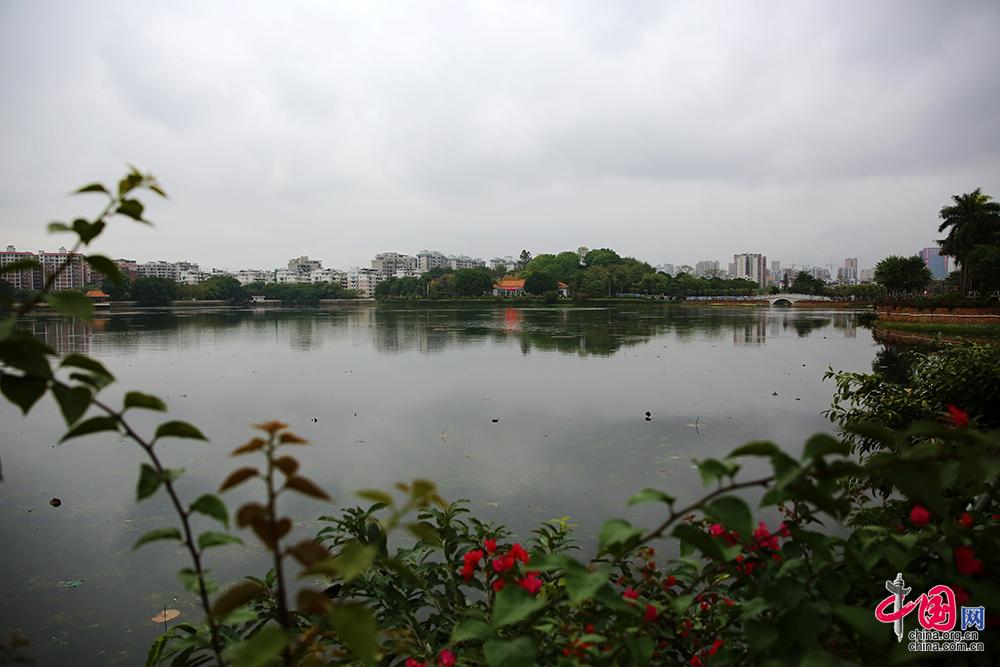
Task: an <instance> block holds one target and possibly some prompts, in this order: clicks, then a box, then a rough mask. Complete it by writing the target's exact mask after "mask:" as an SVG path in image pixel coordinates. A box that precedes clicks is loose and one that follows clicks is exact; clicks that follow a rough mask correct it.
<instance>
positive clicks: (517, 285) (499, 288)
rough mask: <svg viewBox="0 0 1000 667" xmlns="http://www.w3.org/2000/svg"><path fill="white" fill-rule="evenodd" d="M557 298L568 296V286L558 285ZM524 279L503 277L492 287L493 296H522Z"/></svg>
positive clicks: (523, 293)
mask: <svg viewBox="0 0 1000 667" xmlns="http://www.w3.org/2000/svg"><path fill="white" fill-rule="evenodd" d="M557 289H558V292H559V296H569V285H567V284H566V283H562V282H561V283H559V287H558V288H557ZM525 294H527V292H525V291H524V278H512V277H511V276H504V277H503V278H501V279H500V280H498V281H497V282H496V284H494V285H493V296H524V295H525Z"/></svg>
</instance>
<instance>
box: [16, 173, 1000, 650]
mask: <svg viewBox="0 0 1000 667" xmlns="http://www.w3.org/2000/svg"><path fill="white" fill-rule="evenodd" d="M142 191H150V192H153V193H155V194H158V195H162V194H163V192H162V190H161V189H160V187H159V185H158V184H157V183H156V181H155V180H154V179H153V178H152V177H151V176H149V175H146V174H142V173H140V172H138V171H136V170H132V171H130V172H129V173H128V174H127V175H126V176H125V178H123V179H122V180H121V181H120V182H119V183H118V184H117V187H116V188H114V189H109V188H106V187H105V186H103V185H101V184H96V183H95V184H92V185H89V186H86V187H84V188H81V190H80V191H79V192H81V193H96V194H98V195H103V196H104V197H106V198H107V203H106V205H105V206H104V208H103V209H102V210H101V212H100V213H99V214H98V215H97V216H96V217H95V218H94V219H93V220H85V219H78V220H76V221H74V222H73V223H72V225H67V224H62V223H54V224H53V225H52V226H51V227H50V228H51V229H52V231H54V232H59V233H72V234H75V235H76V237H77V241H76V244H75V245H74V250H83V249H85V248H86V247H87V245H88V244H89V243H90V242H91V241H92V240H93V239H94V238H96V237H97V236H98V235H99V234H100V233H102V232H103V231H104V229H105V227H106V225H107V224H108V222H109V220H110V219H111V218H112V217H126V218H131V219H132V220H135V221H137V222H140V223H144V222H146V221H145V217H144V216H145V207H144V205H143V204H142V203H141V201H140V200H139V199H138V195H137V193H139V192H142ZM86 261H87V262H88V263H89V264H90V265H91V266H92V267H94V268H95V269H96V270H97V271H100V272H101V273H102V274H104V275H105V276H107V277H108V279H109V280H112V281H116V280H119V279H120V275H119V272H118V269H117V267H116V266H115V265H114V263H113V262H111V261H110V260H109V259H108V258H106V257H102V256H100V255H87V258H86ZM17 268H33V267H31V266H29V265H28V263H25V265H24V266H23V267H15V268H9V270H16V269H17ZM54 280H55V278H54V276H50V277H49V278H48V280H47V282H46V286H45V289H43V290H41V291H40V292H38V293H37V294H34V295H31V296H30V297H29V298H27V299H23V300H22V301H21V303H20V304H19V305H15V304H14V303H13V302H12V301H10V300H8V302H7V303H5V304H4V307H6V309H7V310H8V311H10V312H9V314H8V315H6V316H5V317H4V318H3V319H2V320H0V364H2V365H0V389H2V392H3V394H4V396H5V397H6V398H7V399H8V400H9V401H11V402H12V403H14V404H16V405H17V406H18V407H19V408H20V409H21V410H22V411H23V412H24V413H25V414H27V413H28V412H29V411H30V410H31V409H32V407H33V406H34V405H35V404H36V403H37V402H38V401H39V400H40V399H41V398H42V397H43V396H45V395H46V394H49V395H51V396H52V397H53V398H54V399H55V401H56V402H57V403H58V405H59V407H60V410H61V413H62V415H63V417H64V418H65V421H66V426H67V429H68V430H67V432H66V434H65V435H64V436H63V441H67V440H72V439H73V438H75V437H78V436H82V435H85V434H93V433H100V432H108V433H116V434H118V435H119V436H123V437H124V438H126V439H127V440H129V441H131V442H132V443H133V444H134V445H135V446H136V447H138V448H139V449H140V450H141V451H142V452H143V454H144V455H145V458H146V462H145V463H143V464H142V465H141V467H140V470H139V475H138V481H137V485H136V499H137V502H142V501H147V500H148V499H150V498H153V497H156V496H160V497H161V498H164V499H165V500H166V501H167V502H169V504H170V506H171V507H172V508H173V509H174V511H175V514H176V521H175V524H174V525H172V526H163V527H161V528H159V529H156V530H153V531H151V532H148V533H146V534H145V535H143V536H142V537H141V538H140V539H139V540H138V542H137V543H136V545H135V547H136V548H139V547H145V548H155V545H156V544H159V543H162V542H170V543H179V544H181V545H183V548H184V550H185V551H186V553H187V557H188V561H189V562H188V563H186V564H185V565H184V567H183V568H182V569H181V570H180V571H179V578H180V582H181V583H182V585H183V586H184V587H185V588H187V590H188V591H189V592H190V594H191V595H193V596H195V597H196V598H197V600H198V601H199V603H200V606H201V609H202V611H203V613H204V620H203V622H202V623H200V624H191V623H181V624H177V625H174V626H173V627H171V628H169V629H168V630H167V631H166V632H164V633H163V634H162V635H160V636H159V637H158V638H157V639H156V640H155V641H154V642H153V644H152V645H151V647H150V650H149V654H148V658H147V664H148V665H156V664H161V663H163V664H165V663H169V664H171V665H209V664H213V665H233V666H234V667H250V666H262V665H270V664H281V665H286V666H290V665H302V666H306V665H327V664H365V665H375V664H379V665H394V666H396V665H398V666H401V667H402V666H405V667H420V666H422V665H438V666H444V667H449V666H452V665H489V666H491V667H505V666H508V665H510V666H513V665H530V664H562V665H573V664H595V665H646V664H689V665H692V666H695V667H697V666H699V665H712V666H724V665H748V664H771V665H799V664H809V665H841V664H843V665H847V664H876V663H877V664H892V663H895V662H907V661H912V659H913V656H912V654H910V653H909V652H908V651H907V650H906V644H905V643H903V644H897V643H896V642H895V641H894V636H893V634H892V631H891V628H890V627H889V626H887V625H883V624H881V623H879V622H877V621H876V620H875V618H874V611H873V610H874V606H875V604H876V603H877V602H878V601H879V600H881V599H882V598H883V597H884V595H885V591H884V589H883V582H884V581H886V580H887V579H892V578H893V577H894V576H895V574H896V573H897V572H905V574H906V581H907V583H908V585H910V586H912V587H913V590H914V591H918V592H922V591H926V590H928V589H930V588H931V587H932V586H934V585H936V584H947V585H949V586H951V587H952V588H953V589H954V590H955V592H956V597H957V598H958V601H959V603H960V604H965V603H967V602H969V603H971V604H974V605H981V606H985V607H986V608H987V610H990V609H992V610H995V609H996V608H997V605H998V604H1000V588H998V587H997V586H996V576H995V573H996V569H997V566H998V564H1000V549H998V547H1000V529H998V523H997V520H998V518H1000V515H998V512H1000V510H998V508H997V504H998V503H997V501H998V499H997V488H996V478H997V474H998V472H1000V434H998V432H997V431H996V430H995V427H996V426H997V424H996V421H995V420H996V415H997V414H1000V410H998V407H1000V406H998V404H997V403H998V394H997V384H996V378H997V377H998V375H1000V374H997V373H996V369H997V348H984V347H973V348H968V350H964V351H960V352H959V351H953V350H947V351H944V352H943V353H935V354H931V355H924V356H922V357H920V358H918V359H917V360H916V361H915V362H913V364H912V366H911V368H910V370H909V371H907V372H906V373H903V374H901V375H900V376H899V377H897V378H896V379H895V384H893V385H891V386H890V385H887V384H885V381H884V378H879V377H876V376H869V375H865V374H843V373H836V372H834V371H832V370H831V372H830V374H831V376H832V377H833V378H834V379H835V382H836V385H837V394H836V397H835V402H834V406H833V408H832V409H831V413H830V417H831V418H832V419H833V420H834V421H835V422H836V423H837V424H838V425H839V427H840V433H839V434H838V435H837V436H832V435H825V434H819V435H816V436H813V437H812V438H810V439H809V440H808V441H807V442H806V443H805V447H804V449H803V451H802V454H801V456H800V457H797V458H796V457H793V456H791V455H790V454H788V453H787V452H786V451H785V450H783V449H782V448H780V447H779V446H777V445H776V444H775V443H772V442H751V443H748V444H746V445H743V446H741V447H738V448H736V449H735V450H733V451H732V452H731V454H730V455H729V456H728V457H726V458H723V459H705V460H701V461H698V462H697V469H698V473H699V475H700V476H701V479H702V481H703V482H704V485H705V487H706V489H707V490H706V493H705V495H704V496H703V497H702V498H700V499H698V500H695V501H693V502H685V503H680V502H678V501H677V500H676V499H674V498H673V497H671V496H670V495H669V494H668V493H667V492H665V491H661V490H657V489H644V490H640V491H639V492H638V493H636V495H635V496H633V497H632V499H631V500H630V501H629V502H630V504H638V503H653V504H656V505H657V506H659V507H661V508H662V518H661V520H660V522H659V523H658V524H657V525H654V526H651V527H646V528H642V527H639V526H634V525H631V524H630V523H628V522H626V521H624V520H621V519H609V520H608V521H606V522H605V523H604V525H603V528H602V529H601V531H600V535H599V540H598V546H597V549H596V552H595V553H594V554H592V555H591V556H582V555H581V554H580V553H579V552H580V549H579V545H578V544H577V543H576V542H575V540H574V539H573V536H572V532H571V525H570V524H569V523H568V522H567V521H566V520H565V519H561V520H553V521H550V522H547V523H544V524H543V525H541V526H539V527H538V528H537V529H536V530H535V531H534V533H533V535H532V536H531V537H530V538H529V539H522V540H520V541H518V540H515V539H514V538H513V536H512V535H510V534H509V532H508V531H507V529H505V528H504V527H503V526H499V525H494V524H491V523H487V522H483V521H480V520H477V519H476V518H475V517H474V516H472V514H471V513H470V511H469V509H468V507H467V504H466V503H465V502H463V501H456V502H454V503H448V502H446V501H444V500H443V499H442V498H441V497H440V496H439V494H438V492H437V490H436V488H435V486H434V484H433V483H431V482H430V481H427V480H419V479H418V480H413V481H411V482H409V483H400V484H399V485H397V486H396V488H395V489H391V490H374V489H372V490H362V491H360V492H358V496H359V497H360V498H361V500H362V501H363V503H362V504H360V505H358V506H355V507H346V508H345V509H343V510H342V511H340V512H339V513H336V514H331V515H327V516H324V517H322V520H323V521H324V522H326V523H327V526H326V527H325V528H323V529H322V530H321V531H320V532H319V534H318V535H316V536H315V537H314V538H312V539H306V540H295V541H293V540H290V539H288V538H289V536H290V533H291V531H292V528H293V525H294V524H293V520H292V518H291V517H287V516H282V513H281V511H280V501H281V500H282V498H284V497H285V496H286V495H287V494H290V493H295V494H303V495H305V496H308V497H310V498H314V499H315V500H316V501H318V502H323V503H330V502H331V500H330V498H329V496H328V495H327V494H326V492H325V491H324V490H323V489H322V488H320V486H319V485H317V484H316V483H314V482H313V481H311V480H310V479H309V478H308V477H307V476H306V475H304V474H303V472H302V471H301V469H300V465H299V463H298V461H297V459H296V458H295V456H294V454H293V452H294V451H295V450H296V449H297V448H298V447H302V446H306V445H308V443H306V442H305V441H304V440H303V439H302V438H300V437H298V436H297V435H295V434H294V433H293V432H292V431H291V430H290V429H289V427H288V426H287V425H285V424H283V423H281V422H278V421H266V422H263V423H260V424H258V425H257V426H256V427H254V428H255V435H254V436H253V437H251V438H250V439H249V440H248V442H246V443H245V444H243V445H241V446H239V447H237V448H235V449H234V451H233V455H234V456H236V457H239V458H238V460H239V461H241V462H242V461H249V462H248V463H246V464H244V465H242V466H241V467H238V468H236V469H235V470H234V471H233V472H232V473H231V474H230V475H229V476H228V477H226V478H225V479H224V480H222V481H221V483H220V486H219V488H218V491H217V492H207V493H204V494H202V495H199V496H198V497H196V498H193V499H189V498H183V497H181V495H180V494H179V493H178V490H177V487H176V485H175V482H176V480H177V479H178V477H179V476H181V475H182V474H183V471H181V470H175V469H169V468H167V467H165V466H164V465H163V463H162V461H161V458H160V452H161V451H162V450H163V449H164V448H166V447H169V446H170V444H169V443H170V439H171V438H188V439H195V440H204V439H205V436H204V435H203V434H202V433H201V431H200V430H199V429H198V428H197V427H195V426H193V425H191V424H188V423H185V422H180V421H176V420H165V421H163V422H162V423H161V424H159V426H157V427H156V429H155V430H154V431H153V433H151V434H150V433H143V432H140V430H139V429H137V428H136V427H135V426H134V424H133V421H132V420H131V419H130V415H131V413H132V412H133V411H135V410H150V411H157V412H165V411H166V409H167V406H166V405H165V404H164V402H163V401H162V400H160V399H159V398H157V397H155V396H152V395H150V394H146V393H141V392H136V391H132V392H128V393H126V394H125V396H124V400H123V402H122V404H121V405H120V406H119V405H111V404H109V403H108V402H106V401H105V400H104V398H103V396H102V391H103V390H104V389H105V388H106V387H108V386H109V385H110V384H111V383H113V382H114V376H113V374H112V372H111V371H110V370H109V369H108V368H106V367H105V366H104V365H103V364H102V363H100V362H98V361H97V360H95V359H92V358H90V357H87V356H84V355H80V354H69V355H66V356H64V357H61V358H59V357H57V356H56V355H55V352H54V351H53V350H52V349H50V348H49V347H47V346H46V345H45V344H44V343H43V342H42V341H40V340H38V339H37V338H35V337H34V336H32V335H31V334H30V333H28V332H27V331H25V330H24V329H22V328H20V327H19V326H18V323H19V320H20V319H21V318H24V317H25V316H27V315H29V314H30V312H31V311H32V309H33V308H34V307H35V306H37V305H38V304H39V303H41V302H42V301H43V300H44V301H46V302H47V303H49V304H50V305H51V306H52V307H53V308H55V309H56V310H58V311H60V312H61V313H64V314H65V315H67V316H72V317H80V318H86V317H90V316H91V315H92V313H93V306H92V304H91V303H90V302H89V301H88V300H87V299H85V298H83V297H82V296H81V295H78V294H74V293H60V292H51V291H50V290H49V287H50V286H51V284H52V283H53V282H54ZM748 463H751V464H753V465H752V467H754V469H758V468H760V467H763V468H764V469H765V471H764V472H761V473H759V474H755V475H751V476H745V475H743V474H741V470H742V468H743V467H744V466H746V465H747V464H748ZM761 463H763V466H761V465H760V464H761ZM250 483H253V484H256V485H258V488H260V489H261V491H262V495H261V499H260V501H259V502H250V503H247V504H245V505H243V506H242V507H240V508H238V509H236V511H235V512H231V511H230V510H229V508H228V507H227V506H226V504H225V502H224V501H223V500H222V497H221V495H223V494H224V493H225V492H226V491H228V490H229V489H232V488H234V487H237V486H239V485H244V484H250ZM748 490H755V491H756V492H757V493H758V494H759V497H760V501H759V503H758V505H759V507H761V508H777V511H778V512H779V513H780V516H781V517H782V521H781V522H780V523H779V524H777V525H771V526H767V525H765V523H764V522H760V521H755V519H754V515H753V510H752V508H751V507H750V505H749V504H748V503H747V501H746V500H745V499H744V498H743V497H741V495H742V494H741V492H743V491H748ZM206 522H212V523H214V524H216V527H215V529H209V530H203V527H204V526H205V525H206ZM231 522H232V523H235V527H236V528H238V529H242V530H244V531H249V533H252V534H253V536H254V537H255V538H256V540H257V541H258V542H260V544H261V545H262V547H263V548H264V549H266V550H267V551H268V552H269V553H270V555H271V559H272V562H273V567H272V568H271V569H270V570H269V571H268V572H266V573H256V575H257V576H247V577H246V578H245V579H243V580H241V581H239V582H236V583H235V584H232V583H231V584H230V585H229V586H228V587H226V588H225V589H224V590H223V589H222V588H220V587H219V585H218V584H217V583H216V582H214V581H213V580H212V579H211V577H210V576H209V574H208V567H207V566H208V563H209V562H210V560H211V559H212V553H213V551H212V550H213V549H214V548H215V547H218V546H221V545H226V544H233V543H241V542H242V540H241V538H240V537H238V536H237V535H235V534H233V532H232V531H231V530H230V524H231ZM831 522H833V523H840V524H843V525H844V526H845V530H843V531H831V530H830V529H829V526H830V524H831ZM53 539H55V538H53ZM661 545H662V546H661ZM656 549H659V553H658V552H657V551H656ZM921 613H923V612H922V611H921ZM951 613H952V614H954V613H955V609H954V608H953V609H952V610H951ZM988 623H989V624H990V627H991V628H992V627H994V626H995V622H994V617H993V616H990V617H989V619H988ZM3 641H4V644H3V645H0V658H3V657H5V656H6V657H10V658H11V659H17V658H18V657H24V656H25V655H26V654H30V645H27V644H26V642H25V641H24V639H23V638H14V639H12V640H9V641H8V640H3ZM985 641H986V642H987V643H989V642H990V637H989V636H987V637H985ZM949 659H950V660H951V662H953V663H956V664H987V662H986V661H987V659H988V658H987V657H986V656H982V655H979V656H977V655H975V654H971V653H970V654H966V653H962V654H952V655H951V656H950V658H949ZM977 661H978V662H977Z"/></svg>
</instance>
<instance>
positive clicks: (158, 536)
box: [132, 528, 183, 551]
mask: <svg viewBox="0 0 1000 667" xmlns="http://www.w3.org/2000/svg"><path fill="white" fill-rule="evenodd" d="M182 539H183V538H182V537H181V531H179V530H177V529H176V528H157V529H156V530H151V531H149V532H148V533H146V534H145V535H143V536H142V537H140V538H139V540H138V541H137V542H136V543H135V544H133V545H132V550H133V551H135V550H136V549H138V548H139V547H141V546H142V545H143V544H148V543H150V542H156V541H157V540H177V541H178V542H180V541H181V540H182Z"/></svg>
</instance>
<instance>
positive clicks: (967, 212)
mask: <svg viewBox="0 0 1000 667" xmlns="http://www.w3.org/2000/svg"><path fill="white" fill-rule="evenodd" d="M951 200H952V204H951V205H950V206H945V207H944V208H942V209H941V212H940V213H939V216H940V218H941V220H943V221H944V222H942V223H941V225H940V226H939V227H938V231H939V232H943V231H945V230H947V231H948V236H947V237H945V238H943V239H941V240H940V241H939V243H940V244H941V252H942V253H943V254H945V255H949V256H951V257H954V258H955V260H956V261H957V262H958V266H959V270H960V274H959V288H960V289H961V291H962V294H963V295H965V294H968V293H969V289H971V286H972V270H971V269H972V267H971V266H970V264H969V259H970V256H971V254H972V252H973V250H974V249H975V248H976V247H977V246H980V245H984V244H997V243H1000V203H997V202H995V201H993V198H992V197H990V196H989V195H985V194H983V192H982V188H976V189H975V190H973V191H972V192H967V193H965V194H961V195H952V198H951Z"/></svg>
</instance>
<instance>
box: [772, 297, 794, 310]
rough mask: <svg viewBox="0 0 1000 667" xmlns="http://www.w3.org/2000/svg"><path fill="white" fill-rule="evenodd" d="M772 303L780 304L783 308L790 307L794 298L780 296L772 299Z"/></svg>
mask: <svg viewBox="0 0 1000 667" xmlns="http://www.w3.org/2000/svg"><path fill="white" fill-rule="evenodd" d="M771 305H772V306H780V307H782V308H788V307H790V306H791V305H792V300H791V299H786V298H784V297H778V298H777V299H772V300H771Z"/></svg>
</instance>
